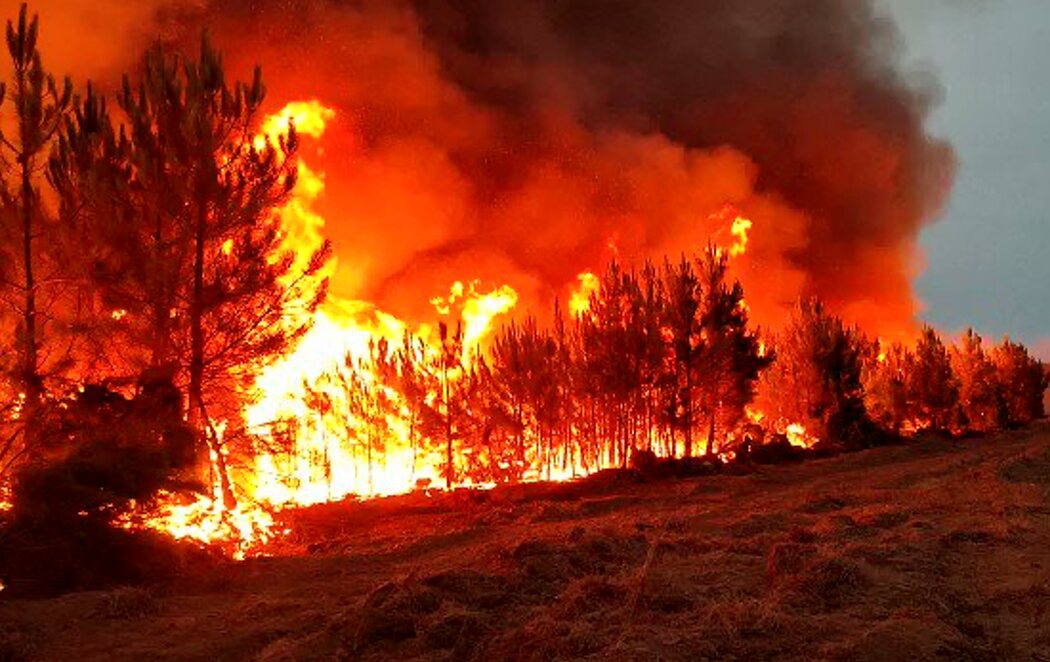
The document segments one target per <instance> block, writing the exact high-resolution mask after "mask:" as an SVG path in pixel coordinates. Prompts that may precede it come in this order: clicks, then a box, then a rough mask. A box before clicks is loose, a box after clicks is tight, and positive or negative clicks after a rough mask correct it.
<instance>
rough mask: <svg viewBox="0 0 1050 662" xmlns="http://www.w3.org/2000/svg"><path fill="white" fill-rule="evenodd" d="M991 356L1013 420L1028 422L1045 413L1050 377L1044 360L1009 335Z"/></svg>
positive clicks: (1025, 423) (1006, 405)
mask: <svg viewBox="0 0 1050 662" xmlns="http://www.w3.org/2000/svg"><path fill="white" fill-rule="evenodd" d="M991 359H992V363H993V364H994V365H995V370H996V379H997V381H998V383H999V385H1000V388H1001V390H1002V396H1003V399H1004V406H1005V409H1006V412H1005V413H1006V417H1007V420H1008V421H1009V423H1010V424H1011V425H1027V424H1029V423H1031V422H1032V421H1034V420H1036V419H1039V418H1042V417H1043V416H1045V414H1046V412H1045V411H1044V404H1043V396H1044V394H1045V392H1046V388H1047V385H1048V383H1050V377H1048V376H1047V373H1046V369H1045V368H1044V367H1043V364H1042V362H1040V361H1038V360H1036V359H1034V358H1032V357H1031V356H1030V355H1029V354H1028V349H1027V348H1026V347H1025V346H1024V345H1022V344H1020V343H1015V342H1012V341H1011V340H1010V339H1009V338H1003V341H1002V343H1001V344H1000V345H998V346H997V347H995V348H994V349H993V350H992V356H991Z"/></svg>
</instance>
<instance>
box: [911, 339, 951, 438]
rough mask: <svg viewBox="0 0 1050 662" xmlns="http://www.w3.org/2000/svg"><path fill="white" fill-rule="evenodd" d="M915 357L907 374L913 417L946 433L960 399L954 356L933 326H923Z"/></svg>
mask: <svg viewBox="0 0 1050 662" xmlns="http://www.w3.org/2000/svg"><path fill="white" fill-rule="evenodd" d="M913 356H914V362H913V363H912V364H911V365H910V366H909V367H910V370H909V371H908V373H907V390H908V401H909V404H910V409H911V410H912V417H913V418H914V419H915V420H916V421H917V422H921V424H922V425H925V426H928V427H929V428H931V429H933V430H935V431H937V430H942V429H943V428H944V427H945V426H946V425H947V424H948V422H949V420H950V418H951V414H952V411H953V410H954V409H955V406H956V404H957V403H958V400H959V385H958V383H957V382H956V379H955V375H954V373H953V371H952V363H951V357H950V356H949V354H948V350H947V349H946V348H945V346H944V343H943V342H941V338H940V336H939V335H937V332H936V331H934V330H933V329H932V328H931V327H929V326H926V327H923V330H922V335H920V336H919V340H918V342H917V343H916V345H915V353H914V355H913Z"/></svg>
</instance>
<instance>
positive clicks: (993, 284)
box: [879, 0, 1050, 360]
mask: <svg viewBox="0 0 1050 662" xmlns="http://www.w3.org/2000/svg"><path fill="white" fill-rule="evenodd" d="M879 2H880V3H882V5H883V8H884V10H885V11H888V12H890V13H891V14H892V15H893V16H894V17H895V18H896V20H897V23H898V25H899V27H900V30H901V32H902V33H903V37H904V40H905V48H906V56H905V61H906V63H907V65H908V67H909V68H914V69H916V70H925V71H932V72H934V73H936V75H937V76H938V78H939V79H940V82H941V85H942V87H943V103H942V104H941V106H940V107H939V108H938V109H937V110H936V112H935V113H934V115H933V117H932V118H931V122H930V125H929V126H930V129H931V131H932V132H933V133H934V134H936V135H940V136H944V137H946V138H948V139H949V140H950V141H951V142H952V143H953V144H954V146H955V149H956V151H957V152H958V158H959V173H958V177H957V180H956V184H955V188H954V190H953V192H952V196H951V200H950V203H949V206H948V208H947V210H946V212H945V214H944V216H943V217H942V218H941V219H940V221H939V222H938V223H937V224H936V225H934V226H932V227H930V228H928V229H927V230H925V231H924V233H923V235H922V237H921V240H920V243H921V246H922V249H923V251H924V253H925V270H924V272H923V274H922V275H921V277H920V278H919V280H918V282H917V284H916V289H917V291H918V294H919V297H920V298H921V300H922V301H923V302H924V303H925V306H926V309H925V311H924V313H923V315H922V316H923V318H924V319H925V320H926V321H928V322H930V323H931V324H933V325H934V326H936V327H938V328H940V329H942V330H943V331H946V332H957V331H959V330H961V329H963V328H965V327H966V326H969V325H972V326H973V327H974V328H976V329H977V330H978V332H980V333H982V334H984V335H985V336H986V337H990V338H994V339H998V338H999V337H1001V336H1002V335H1004V334H1010V335H1011V336H1012V337H1014V338H1020V339H1021V340H1023V341H1024V342H1026V343H1028V344H1029V345H1030V346H1031V347H1032V348H1033V350H1034V351H1035V352H1036V353H1037V354H1038V355H1039V356H1040V357H1041V358H1043V359H1044V360H1045V359H1050V306H1048V305H1047V304H1048V302H1050V0H879Z"/></svg>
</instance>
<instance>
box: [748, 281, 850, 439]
mask: <svg viewBox="0 0 1050 662" xmlns="http://www.w3.org/2000/svg"><path fill="white" fill-rule="evenodd" d="M776 355H777V360H776V363H775V364H774V365H773V368H772V369H771V370H769V371H768V373H769V378H768V379H767V380H766V382H765V384H764V387H763V403H764V404H763V410H765V411H767V412H774V414H773V415H774V416H777V417H779V418H780V419H782V420H784V421H786V422H788V423H801V424H803V425H805V427H806V429H807V430H808V431H810V432H811V433H813V434H816V435H817V436H818V437H820V438H822V439H827V438H831V439H836V440H839V441H843V442H846V443H848V444H860V443H863V435H864V432H865V430H864V428H865V425H866V423H867V422H868V415H867V410H866V408H865V406H864V386H863V382H862V372H863V355H864V339H863V337H862V336H861V335H860V332H859V331H858V330H857V329H854V328H850V327H847V326H846V325H845V324H844V323H843V322H842V320H841V319H839V318H838V317H836V316H834V315H831V314H830V313H828V312H827V310H826V309H825V308H824V305H823V304H821V303H820V302H819V301H817V300H815V299H807V300H802V301H800V302H799V304H798V306H797V307H796V309H795V312H794V314H793V315H792V317H791V320H790V321H789V322H788V324H787V326H786V328H785V329H784V331H783V332H782V333H781V334H780V335H779V337H778V338H777V342H776Z"/></svg>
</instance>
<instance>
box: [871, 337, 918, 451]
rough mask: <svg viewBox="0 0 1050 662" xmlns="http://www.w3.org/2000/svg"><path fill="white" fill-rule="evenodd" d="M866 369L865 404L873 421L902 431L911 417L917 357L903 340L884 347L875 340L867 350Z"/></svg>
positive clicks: (887, 428) (897, 432)
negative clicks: (911, 384) (912, 377)
mask: <svg viewBox="0 0 1050 662" xmlns="http://www.w3.org/2000/svg"><path fill="white" fill-rule="evenodd" d="M867 354H868V357H867V360H866V361H865V368H864V403H865V407H866V408H867V411H868V413H869V415H870V416H871V417H872V419H873V420H874V422H876V423H878V424H879V425H880V426H882V428H883V429H886V430H889V431H890V432H892V433H894V434H900V432H901V428H902V427H903V425H904V424H905V423H910V422H912V421H911V416H912V407H911V404H912V403H911V401H910V400H909V392H908V381H909V376H910V375H911V372H912V370H913V368H914V364H915V357H914V355H913V354H912V352H911V350H909V349H908V348H907V347H905V346H904V345H903V344H901V343H893V344H892V345H890V346H889V347H885V348H883V347H882V346H881V344H879V343H876V344H875V345H874V346H873V347H872V348H871V350H870V351H869V352H868V353H867Z"/></svg>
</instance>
